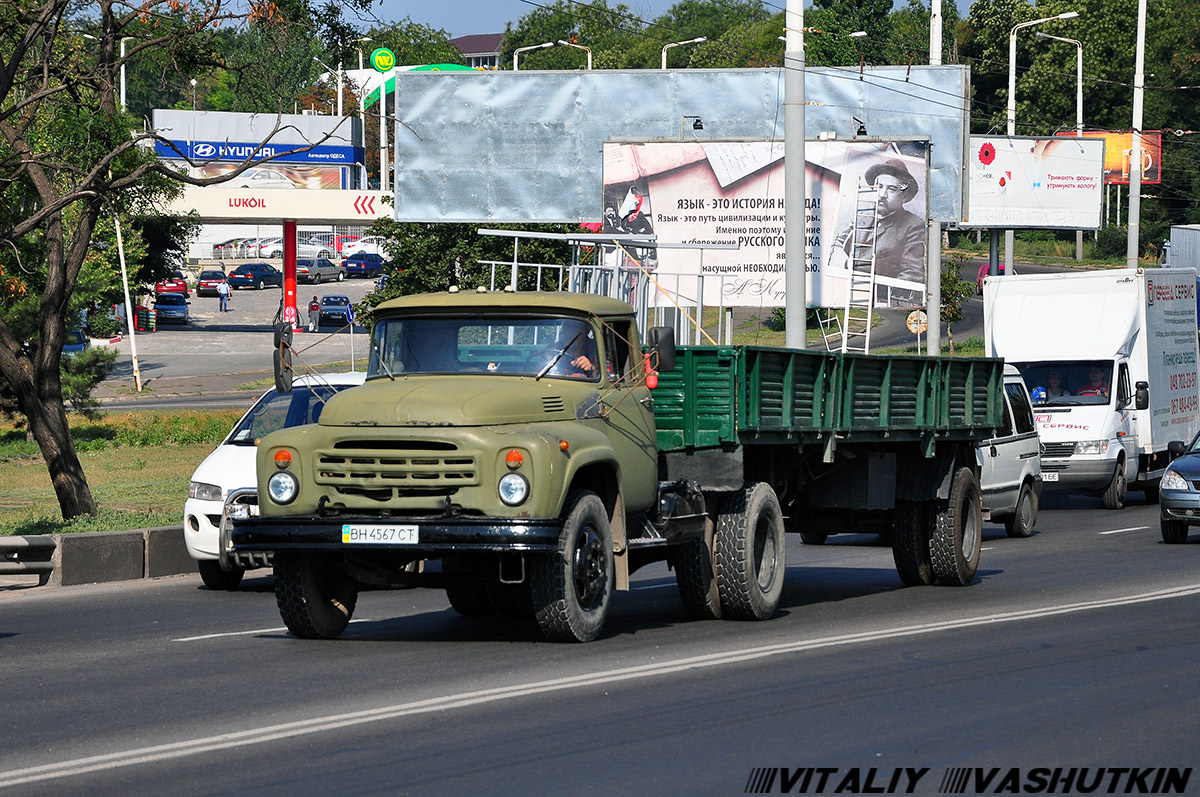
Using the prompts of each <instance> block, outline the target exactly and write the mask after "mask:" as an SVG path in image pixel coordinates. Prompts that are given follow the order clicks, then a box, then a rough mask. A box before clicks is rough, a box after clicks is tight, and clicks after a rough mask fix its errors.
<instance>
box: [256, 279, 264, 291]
mask: <svg viewBox="0 0 1200 797" xmlns="http://www.w3.org/2000/svg"><path fill="white" fill-rule="evenodd" d="M262 289H263V281H262V280H255V281H254V290H256V291H261V290H262Z"/></svg>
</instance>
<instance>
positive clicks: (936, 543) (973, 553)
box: [929, 468, 983, 587]
mask: <svg viewBox="0 0 1200 797" xmlns="http://www.w3.org/2000/svg"><path fill="white" fill-rule="evenodd" d="M982 542H983V504H982V496H981V494H980V491H979V481H978V480H977V479H976V478H975V474H974V473H973V472H972V471H971V469H970V468H959V469H958V472H957V473H955V474H954V481H953V482H951V484H950V501H949V505H948V506H946V507H945V508H944V509H943V510H942V511H940V512H938V513H937V514H936V515H935V516H934V519H933V522H932V523H931V524H930V534H929V555H930V558H931V559H932V560H933V574H934V575H935V576H937V579H938V581H939V582H940V583H942V584H946V585H949V586H956V587H965V586H966V585H968V584H970V583H971V582H972V581H973V580H974V579H975V571H976V570H977V569H978V568H979V549H980V546H981V544H982Z"/></svg>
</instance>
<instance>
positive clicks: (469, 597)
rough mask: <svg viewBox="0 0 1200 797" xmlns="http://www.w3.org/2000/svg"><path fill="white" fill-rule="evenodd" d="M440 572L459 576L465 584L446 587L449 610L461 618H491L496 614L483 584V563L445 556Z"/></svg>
mask: <svg viewBox="0 0 1200 797" xmlns="http://www.w3.org/2000/svg"><path fill="white" fill-rule="evenodd" d="M442 572H443V573H445V574H446V575H447V576H460V577H462V578H463V580H464V581H465V582H467V583H463V584H454V583H450V584H447V585H446V599H447V600H449V601H450V608H452V609H454V611H456V612H458V613H459V614H461V615H462V616H463V617H491V616H493V615H494V614H495V613H496V608H495V607H494V606H493V605H492V599H491V598H490V597H488V592H487V587H486V586H485V585H484V584H483V563H482V562H480V561H478V560H475V559H467V558H464V557H451V556H447V557H446V558H445V559H443V560H442Z"/></svg>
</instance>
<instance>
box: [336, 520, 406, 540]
mask: <svg viewBox="0 0 1200 797" xmlns="http://www.w3.org/2000/svg"><path fill="white" fill-rule="evenodd" d="M342 542H344V543H347V544H350V545H355V544H364V543H365V544H370V545H416V544H417V527H416V526H366V525H359V524H354V523H347V524H345V525H343V526H342Z"/></svg>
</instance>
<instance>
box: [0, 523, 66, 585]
mask: <svg viewBox="0 0 1200 797" xmlns="http://www.w3.org/2000/svg"><path fill="white" fill-rule="evenodd" d="M57 548H58V543H56V542H55V541H54V537H51V536H49V535H47V536H36V537H18V536H14V537H0V574H4V575H36V576H37V577H38V586H39V587H41V586H45V585H46V584H47V583H49V581H50V575H51V574H52V573H53V572H54V551H55V550H56V549H57Z"/></svg>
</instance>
